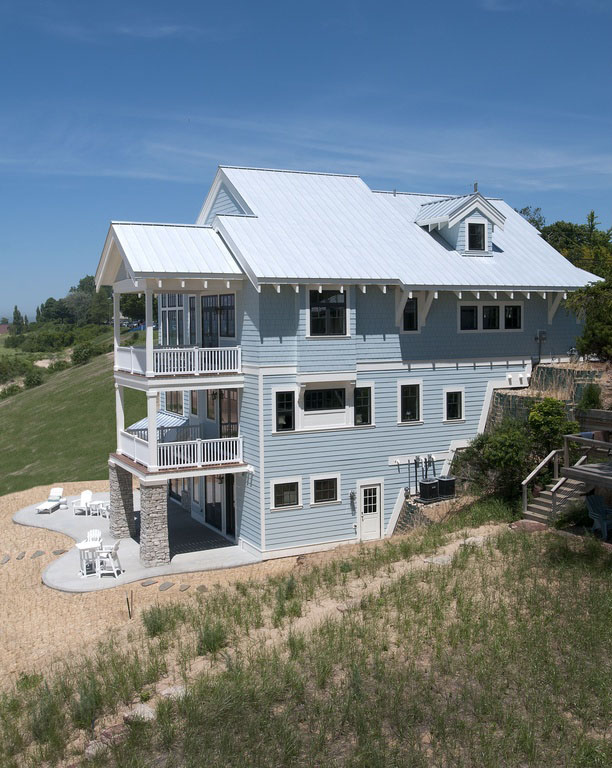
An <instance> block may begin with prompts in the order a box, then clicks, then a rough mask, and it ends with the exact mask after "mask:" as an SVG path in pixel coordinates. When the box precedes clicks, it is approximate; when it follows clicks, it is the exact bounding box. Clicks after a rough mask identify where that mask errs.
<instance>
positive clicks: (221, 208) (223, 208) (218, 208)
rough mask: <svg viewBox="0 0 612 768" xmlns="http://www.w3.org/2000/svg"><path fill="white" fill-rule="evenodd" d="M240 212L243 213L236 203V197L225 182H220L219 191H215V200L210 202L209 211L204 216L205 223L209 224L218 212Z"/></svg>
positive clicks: (237, 213) (234, 213) (236, 213)
mask: <svg viewBox="0 0 612 768" xmlns="http://www.w3.org/2000/svg"><path fill="white" fill-rule="evenodd" d="M241 213H244V211H243V210H242V208H241V207H240V206H239V205H238V203H237V201H236V199H235V198H234V196H233V195H232V193H231V192H230V191H229V190H228V189H227V187H226V186H225V184H222V185H221V186H220V187H219V191H218V192H217V197H216V198H215V201H214V203H213V204H212V207H211V209H210V213H209V214H208V216H207V217H206V222H205V223H206V224H210V223H211V222H212V220H213V219H214V218H215V216H217V215H218V214H233V215H239V214H241Z"/></svg>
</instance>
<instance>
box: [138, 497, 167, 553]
mask: <svg viewBox="0 0 612 768" xmlns="http://www.w3.org/2000/svg"><path fill="white" fill-rule="evenodd" d="M140 562H141V563H142V564H143V565H145V566H147V567H151V566H155V565H167V564H168V563H169V562H170V543H169V541H168V484H167V483H158V484H157V485H144V484H143V483H141V484H140Z"/></svg>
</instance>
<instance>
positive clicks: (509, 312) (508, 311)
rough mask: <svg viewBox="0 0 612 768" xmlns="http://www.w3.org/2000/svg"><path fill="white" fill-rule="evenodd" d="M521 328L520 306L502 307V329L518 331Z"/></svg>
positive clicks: (509, 305)
mask: <svg viewBox="0 0 612 768" xmlns="http://www.w3.org/2000/svg"><path fill="white" fill-rule="evenodd" d="M521 328H522V317H521V306H520V304H508V305H506V306H505V307H504V329H505V330H506V331H520V330H521Z"/></svg>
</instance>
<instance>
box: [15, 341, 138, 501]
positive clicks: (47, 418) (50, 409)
mask: <svg viewBox="0 0 612 768" xmlns="http://www.w3.org/2000/svg"><path fill="white" fill-rule="evenodd" d="M125 406H126V423H127V424H130V423H133V422H134V421H137V420H138V419H140V418H142V416H144V415H145V412H146V405H145V400H144V396H143V395H142V393H140V392H136V391H135V390H129V389H126V390H125ZM0 424H1V425H2V426H1V427H0V455H1V456H2V472H1V473H0V495H3V494H5V493H12V492H14V491H20V490H24V489H26V488H31V487H33V486H36V485H51V484H53V483H58V482H71V481H77V480H103V479H104V478H106V477H107V476H108V465H107V461H108V454H109V453H110V452H111V451H114V450H115V448H116V432H115V390H114V386H113V364H112V355H100V356H99V357H96V358H94V359H93V360H92V361H91V362H90V363H87V364H86V365H82V366H78V367H75V368H69V369H67V370H65V371H60V372H59V373H56V374H54V375H53V376H51V377H50V378H49V379H48V380H47V381H45V382H44V383H43V384H42V385H41V386H39V387H35V388H33V389H28V390H25V391H23V392H20V393H19V394H17V395H14V396H13V397H10V398H7V399H6V400H3V401H0Z"/></svg>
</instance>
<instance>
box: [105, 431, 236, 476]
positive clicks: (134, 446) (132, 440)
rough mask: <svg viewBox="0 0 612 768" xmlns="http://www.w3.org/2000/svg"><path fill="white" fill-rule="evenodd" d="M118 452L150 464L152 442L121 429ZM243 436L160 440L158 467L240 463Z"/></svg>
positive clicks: (144, 463) (178, 467) (176, 467)
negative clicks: (150, 444)
mask: <svg viewBox="0 0 612 768" xmlns="http://www.w3.org/2000/svg"><path fill="white" fill-rule="evenodd" d="M118 449H119V452H120V453H122V454H123V455H124V456H127V457H128V458H129V459H133V460H134V461H137V462H138V463H140V464H143V465H144V466H149V444H148V443H147V442H146V440H142V439H141V438H140V437H137V436H136V435H135V434H133V433H130V432H121V433H120V436H119V445H118ZM242 461H243V456H242V438H241V437H224V438H220V439H217V440H200V439H197V440H180V441H173V442H166V443H159V444H158V446H157V469H180V468H181V467H207V466H223V465H224V464H240V463H242Z"/></svg>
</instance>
